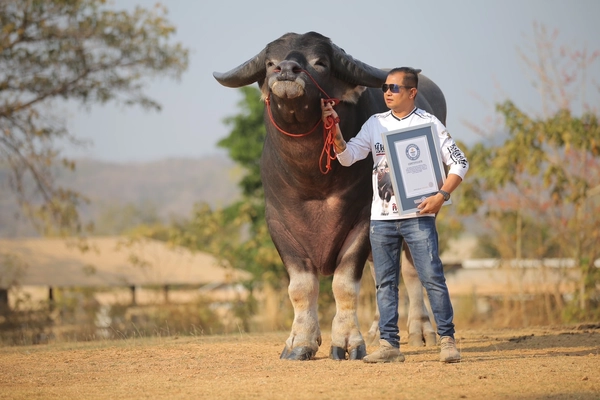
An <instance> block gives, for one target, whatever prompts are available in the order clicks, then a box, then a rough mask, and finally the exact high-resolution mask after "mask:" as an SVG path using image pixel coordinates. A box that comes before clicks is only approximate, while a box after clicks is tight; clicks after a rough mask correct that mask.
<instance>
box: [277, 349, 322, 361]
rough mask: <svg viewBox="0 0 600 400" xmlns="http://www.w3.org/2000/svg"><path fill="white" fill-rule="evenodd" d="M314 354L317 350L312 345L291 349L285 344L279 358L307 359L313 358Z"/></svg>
mask: <svg viewBox="0 0 600 400" xmlns="http://www.w3.org/2000/svg"><path fill="white" fill-rule="evenodd" d="M314 355H315V351H314V350H313V349H311V348H310V347H306V346H302V347H295V348H294V349H293V350H290V349H289V347H287V346H285V347H284V348H283V351H282V352H281V356H279V358H280V359H282V360H293V361H306V360H311V359H312V358H313V356H314Z"/></svg>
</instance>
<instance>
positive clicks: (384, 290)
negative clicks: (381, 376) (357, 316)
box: [369, 217, 454, 347]
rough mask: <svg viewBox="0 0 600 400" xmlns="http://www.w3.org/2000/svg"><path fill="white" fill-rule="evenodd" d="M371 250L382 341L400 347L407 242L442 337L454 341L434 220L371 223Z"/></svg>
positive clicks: (451, 312) (429, 218)
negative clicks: (402, 265)
mask: <svg viewBox="0 0 600 400" xmlns="http://www.w3.org/2000/svg"><path fill="white" fill-rule="evenodd" d="M369 236H370V240H371V249H372V252H373V265H374V267H375V287H376V289H377V305H378V306H379V315H380V317H379V331H380V338H381V339H384V340H386V341H388V342H389V343H390V344H391V345H392V346H394V347H399V346H400V344H399V342H400V336H399V330H398V284H399V281H400V254H401V253H400V252H401V250H402V241H403V240H405V241H406V244H407V245H408V248H409V250H410V253H411V254H412V258H413V262H414V264H415V268H416V270H417V274H418V275H419V279H420V280H421V284H422V285H423V286H424V287H425V290H426V291H427V297H428V298H429V304H430V305H431V311H433V316H434V318H435V323H436V325H437V333H438V335H440V337H441V336H452V337H454V323H453V322H452V320H453V316H454V313H453V310H452V304H451V303H450V294H449V293H448V286H446V278H445V276H444V270H443V266H442V261H441V260H440V257H439V255H438V235H437V230H436V227H435V218H434V217H416V218H409V219H398V220H391V221H390V220H387V221H378V220H371V232H370V235H369Z"/></svg>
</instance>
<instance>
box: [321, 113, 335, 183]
mask: <svg viewBox="0 0 600 400" xmlns="http://www.w3.org/2000/svg"><path fill="white" fill-rule="evenodd" d="M339 123H340V117H335V118H333V117H332V116H329V117H327V120H326V121H325V122H324V123H323V140H324V142H325V143H324V144H323V151H321V157H319V168H320V170H321V173H322V174H323V175H325V174H327V173H328V172H329V171H331V160H335V158H336V155H335V146H334V143H335V124H339ZM323 157H326V161H325V169H323Z"/></svg>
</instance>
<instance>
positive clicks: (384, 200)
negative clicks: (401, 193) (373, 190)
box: [373, 157, 398, 215]
mask: <svg viewBox="0 0 600 400" xmlns="http://www.w3.org/2000/svg"><path fill="white" fill-rule="evenodd" d="M373 174H374V175H377V195H378V196H379V200H380V201H381V215H389V213H390V211H389V208H390V200H391V199H392V196H394V187H393V186H392V179H391V177H390V168H389V166H388V163H387V159H386V158H385V157H383V158H381V160H380V161H379V162H378V163H377V165H375V168H374V170H373ZM392 212H393V213H397V212H398V207H397V205H396V204H395V203H394V204H392Z"/></svg>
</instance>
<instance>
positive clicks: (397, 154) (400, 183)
mask: <svg viewBox="0 0 600 400" xmlns="http://www.w3.org/2000/svg"><path fill="white" fill-rule="evenodd" d="M382 137H383V144H384V146H385V149H386V157H387V161H388V166H389V170H390V175H391V178H392V185H393V187H394V197H395V198H396V202H397V203H398V204H397V206H398V213H399V214H401V215H402V214H410V213H414V212H418V211H419V209H418V208H417V206H418V205H419V204H420V203H421V202H422V201H423V200H425V198H427V197H429V196H432V195H434V194H436V193H437V192H438V190H440V188H441V187H442V185H443V184H444V182H445V181H446V173H445V171H444V168H443V164H442V159H441V157H440V149H439V144H438V141H439V140H438V138H437V137H434V135H433V123H428V124H423V125H418V126H413V127H410V128H404V129H398V130H395V131H390V132H384V133H383V134H382ZM447 204H451V200H448V201H446V202H444V205H447Z"/></svg>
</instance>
